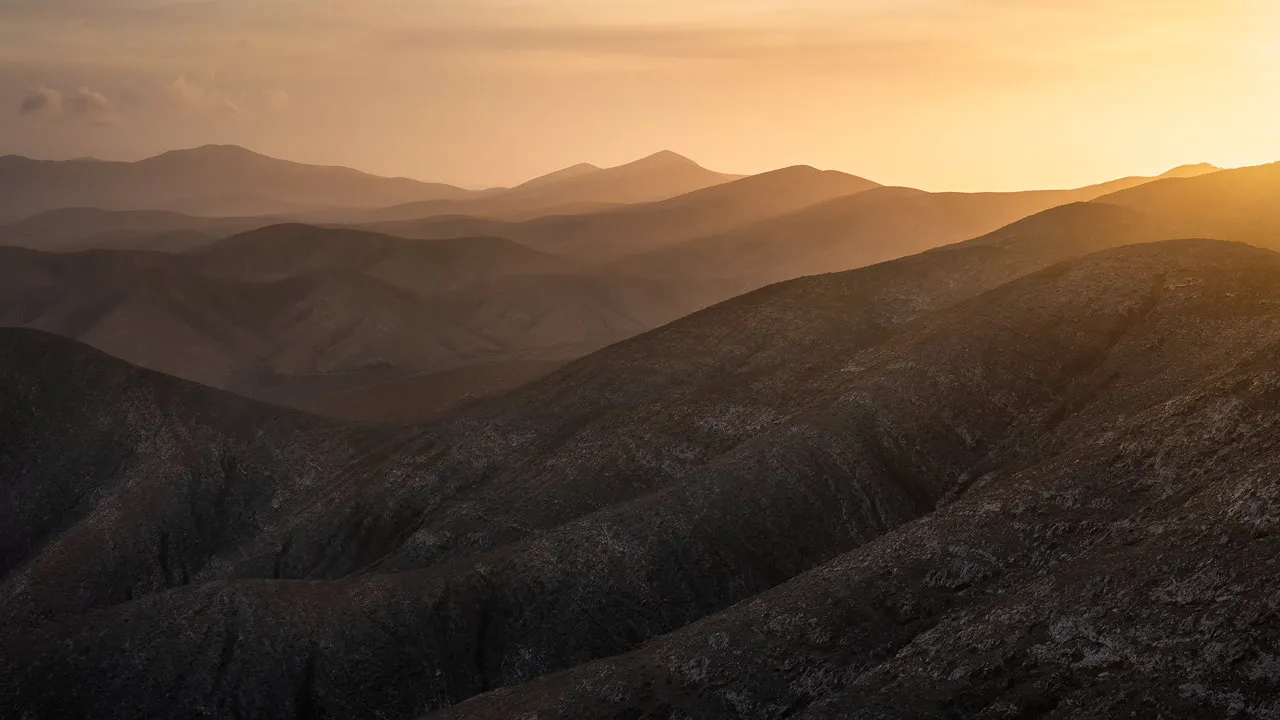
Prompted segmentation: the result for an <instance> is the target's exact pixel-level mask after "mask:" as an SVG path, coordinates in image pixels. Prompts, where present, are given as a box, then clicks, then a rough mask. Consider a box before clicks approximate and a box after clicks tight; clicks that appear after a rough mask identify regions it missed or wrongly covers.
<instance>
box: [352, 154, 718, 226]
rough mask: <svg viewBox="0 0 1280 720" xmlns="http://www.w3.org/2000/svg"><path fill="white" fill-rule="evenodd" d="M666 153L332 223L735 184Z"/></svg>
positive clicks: (595, 201)
mask: <svg viewBox="0 0 1280 720" xmlns="http://www.w3.org/2000/svg"><path fill="white" fill-rule="evenodd" d="M739 177H741V176H739V175H726V174H724V173H718V172H713V171H711V170H707V169H706V168H704V167H702V166H700V165H698V164H697V163H695V162H694V161H692V160H690V159H689V158H686V157H683V156H681V155H677V154H676V153H673V152H669V151H664V152H660V153H656V154H654V155H650V156H649V157H646V158H642V159H640V160H636V161H635V162H632V163H628V164H626V165H619V166H617V167H612V168H604V169H600V168H594V166H585V167H584V166H575V167H573V168H568V169H566V170H562V171H559V172H556V173H552V174H551V175H548V176H544V177H541V178H536V179H534V180H533V181H530V182H528V183H525V184H524V185H520V186H518V187H515V188H511V189H508V190H496V191H489V192H486V193H484V194H483V195H482V196H480V197H475V198H470V199H465V198H464V199H461V200H459V199H456V198H446V199H444V200H442V201H434V202H432V201H428V202H417V203H408V204H404V205H400V206H397V207H390V208H383V209H380V210H375V211H369V212H363V213H358V214H348V215H346V216H343V217H340V218H331V219H333V220H341V221H343V222H366V223H367V222H388V221H397V220H413V219H418V218H425V217H431V216H439V215H468V216H474V217H481V218H494V219H526V218H534V217H538V216H541V215H548V214H552V213H558V212H587V211H591V210H595V209H598V208H599V207H601V206H608V205H626V204H633V203H646V202H654V201H657V200H665V199H667V198H672V197H676V196H678V195H684V194H686V193H690V192H694V191H695V190H701V189H703V188H707V187H711V186H713V185H720V184H722V183H726V182H729V181H731V180H736V179H738V178H739Z"/></svg>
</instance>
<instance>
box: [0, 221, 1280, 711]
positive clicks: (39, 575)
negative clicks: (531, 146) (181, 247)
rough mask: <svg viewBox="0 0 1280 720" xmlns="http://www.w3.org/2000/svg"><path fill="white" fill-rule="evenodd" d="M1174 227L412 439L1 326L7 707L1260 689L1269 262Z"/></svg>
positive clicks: (1149, 696)
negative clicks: (1242, 563) (8, 410)
mask: <svg viewBox="0 0 1280 720" xmlns="http://www.w3.org/2000/svg"><path fill="white" fill-rule="evenodd" d="M1163 232H1166V229H1165V228H1163V227H1162V226H1161V225H1160V224H1159V223H1153V222H1152V221H1151V220H1150V218H1149V217H1148V216H1147V215H1146V214H1144V213H1143V212H1141V211H1138V210H1135V209H1132V208H1125V207H1120V206H1118V205H1112V204H1105V203H1081V204H1074V205H1069V206H1065V207H1062V208H1057V209H1054V210H1051V211H1048V212H1045V213H1042V214H1040V215H1037V216H1034V217H1031V218H1028V219H1026V220H1024V221H1021V222H1019V223H1016V224H1014V225H1012V226H1010V227H1008V228H1005V229H1003V230H1000V231H998V232H996V233H993V234H990V235H988V236H984V237H981V238H978V239H976V240H973V241H970V242H966V243H961V244H959V245H954V246H949V247H946V248H941V249H938V250H934V251H932V252H927V253H923V254H920V255H915V256H912V257H908V258H903V259H901V260H897V261H893V262H889V263H883V264H880V265H875V266H872V267H868V268H864V269H861V270H855V271H851V272H846V273H839V274H831V275H823V276H817V277H811V278H804V279H800V280H796V281H792V282H789V283H783V284H779V285H774V286H771V287H768V288H765V289H762V290H760V291H757V292H755V293H751V294H749V295H745V296H743V297H740V298H735V299H734V300H732V301H729V302H726V303H723V304H721V305H718V306H715V307H713V308H710V309H707V310H705V311H703V312H700V313H697V314H694V315H692V316H690V317H688V318H684V319H682V320H680V321H677V322H675V323H672V324H670V325H667V326H664V327H662V328H660V329H658V330H655V331H652V332H649V333H646V334H644V335H641V336H640V337H637V338H634V339H632V340H629V341H626V342H623V343H620V344H617V345H614V346H612V347H609V348H607V349H605V350H602V351H600V352H598V353H595V354H593V355H590V356H588V357H586V358H584V359H582V360H579V361H577V362H574V363H571V364H570V365H568V366H566V367H564V368H562V369H560V370H558V371H556V372H554V373H552V374H551V375H550V376H548V377H546V378H544V379H542V380H539V381H536V382H534V383H533V384H531V385H529V386H527V387H524V388H521V389H518V390H515V391H513V392H511V393H509V394H506V395H504V396H502V397H498V398H495V399H491V400H487V401H481V402H478V403H473V404H469V405H467V406H464V407H462V408H460V409H457V410H455V411H453V412H451V413H448V414H446V415H445V416H443V417H442V418H440V419H438V420H436V421H434V422H432V423H430V424H427V425H421V426H417V427H408V428H403V429H378V428H374V427H367V426H365V427H362V426H358V425H355V426H343V425H340V424H335V423H333V422H330V421H322V420H318V419H314V418H310V417H308V416H304V415H293V414H289V413H287V412H283V411H278V410H271V409H270V408H269V406H262V405H256V404H254V403H252V402H250V401H247V400H242V399H238V398H234V397H231V396H227V395H224V394H221V393H219V392H217V391H215V390H212V389H208V388H199V387H195V386H191V385H187V384H185V383H183V382H182V381H178V380H175V379H172V378H167V377H164V376H160V375H155V374H151V373H148V372H145V371H140V370H135V369H131V368H129V367H128V366H127V365H124V364H122V363H120V362H119V361H116V360H113V359H111V358H108V357H105V356H102V355H99V354H97V353H94V352H92V351H89V350H87V349H84V348H83V347H81V346H77V345H74V344H70V343H68V342H66V341H62V340H57V339H54V338H51V337H49V336H45V335H37V334H32V333H30V332H26V331H8V332H7V333H6V334H5V335H4V343H5V347H6V348H8V349H7V351H6V356H5V362H4V365H3V367H5V368H6V369H7V372H6V374H5V375H4V376H3V377H2V378H0V387H2V388H3V393H4V396H5V397H6V398H8V399H7V400H5V402H6V405H7V406H12V407H15V408H22V407H27V406H34V405H35V403H34V402H33V400H32V399H33V398H37V397H38V398H41V399H42V401H41V402H40V403H39V405H38V406H37V407H34V408H33V409H32V410H29V411H27V412H36V413H39V415H36V416H32V417H27V416H24V415H19V414H12V415H11V416H12V417H13V418H14V421H13V423H12V424H13V429H12V430H11V431H10V432H8V433H7V434H6V437H7V438H10V439H9V440H7V441H6V443H5V444H4V445H3V446H2V448H0V452H2V453H3V455H0V461H2V462H3V466H4V467H5V468H7V469H6V471H5V476H6V477H12V478H14V479H15V480H14V481H13V482H10V483H9V484H7V485H6V486H5V487H6V491H7V492H9V493H11V495H10V498H9V499H8V500H7V501H6V502H5V507H8V508H12V510H11V513H12V514H13V515H14V519H13V520H12V521H10V522H7V523H6V527H11V528H15V530H12V531H11V532H10V533H9V539H8V540H6V547H9V548H13V549H12V550H9V551H7V552H6V557H8V558H11V559H10V560H9V561H7V563H6V566H5V570H4V575H3V579H2V580H0V605H2V606H3V608H4V612H5V614H6V617H8V618H10V619H11V621H10V622H9V623H8V624H7V625H6V629H5V631H4V640H3V645H2V646H0V648H2V649H0V663H3V667H0V677H3V678H5V679H4V680H3V682H4V683H5V686H4V688H3V690H4V691H3V692H0V697H3V698H6V699H5V700H4V701H3V702H4V703H7V704H6V705H4V706H3V709H4V712H5V713H6V714H13V715H17V716H21V715H22V714H23V713H28V714H34V715H36V716H55V715H71V716H79V717H96V716H101V717H119V716H136V717H185V716H190V715H192V714H197V715H201V714H203V715H209V716H215V717H235V716H241V717H254V716H273V717H275V716H298V717H322V716H341V717H371V718H372V717H405V718H411V717H419V716H425V715H428V714H430V713H433V712H435V711H442V712H445V713H446V715H445V716H455V717H511V716H514V715H518V714H519V713H524V714H527V715H529V716H535V717H583V716H603V717H639V716H645V717H691V716H692V717H706V716H726V717H727V716H747V717H781V716H798V715H800V714H801V713H810V714H812V716H813V717H820V716H823V713H826V714H827V715H830V716H849V715H854V716H857V714H858V713H861V714H863V715H865V716H868V717H882V716H893V715H895V714H896V715H899V716H916V715H925V716H928V715H930V714H932V715H936V716H939V717H942V716H954V715H956V714H960V715H966V716H977V715H980V714H983V713H985V714H986V715H988V716H992V717H995V716H1016V715H1019V714H1021V715H1022V716H1032V715H1036V714H1041V715H1043V714H1051V713H1053V712H1057V713H1059V715H1063V716H1072V715H1079V716H1083V715H1088V714H1090V713H1092V714H1094V715H1096V716H1104V715H1114V714H1116V713H1124V712H1136V713H1141V712H1145V711H1147V710H1153V711H1155V712H1163V713H1165V714H1181V713H1184V712H1190V711H1194V712H1199V713H1204V714H1218V715H1221V714H1223V713H1225V712H1228V711H1231V712H1235V711H1236V709H1238V708H1244V709H1246V710H1250V709H1251V708H1252V709H1256V708H1260V707H1262V706H1261V705H1258V703H1260V702H1264V699H1265V696H1266V694H1265V688H1266V687H1267V685H1266V683H1267V682H1268V680H1267V678H1268V677H1269V676H1268V675H1266V671H1265V669H1263V668H1265V667H1266V665H1265V663H1266V659H1265V658H1266V656H1265V644H1263V645H1256V646H1255V645H1251V644H1250V643H1251V642H1257V643H1264V639H1265V638H1266V637H1267V636H1266V635H1265V632H1263V634H1262V635H1258V632H1259V630H1258V629H1259V628H1265V627H1266V623H1267V622H1269V620H1268V618H1269V615H1268V614H1267V613H1268V611H1267V609H1266V606H1265V603H1263V604H1254V605H1249V604H1248V603H1250V602H1253V601H1252V600H1251V598H1254V597H1259V596H1258V595H1257V593H1258V592H1259V590H1260V588H1261V587H1262V586H1261V585H1259V583H1260V582H1262V579H1263V578H1264V577H1265V574H1266V572H1267V570H1266V568H1267V562H1269V560H1265V559H1266V558H1268V557H1269V553H1268V552H1267V546H1266V545H1265V538H1266V535H1265V530H1263V528H1265V523H1266V517H1268V514H1267V512H1266V505H1265V497H1266V496H1265V492H1266V491H1265V485H1262V484H1259V483H1260V482H1261V479H1262V478H1265V477H1266V476H1267V468H1268V467H1269V465H1268V463H1270V462H1271V459H1270V453H1269V451H1268V448H1269V447H1270V445H1269V443H1270V440H1269V439H1268V438H1269V435H1270V434H1271V433H1270V432H1269V430H1268V429H1269V428H1270V427H1271V423H1273V422H1274V418H1273V416H1274V414H1275V409H1274V408H1273V403H1271V400H1270V398H1271V395H1272V394H1273V393H1272V391H1271V389H1270V388H1271V379H1270V370H1269V369H1268V366H1267V361H1266V358H1268V357H1269V356H1270V351H1271V346H1272V345H1273V344H1274V343H1275V342H1276V338H1277V337H1280V335H1277V332H1278V331H1280V326H1277V324H1276V321H1275V317H1280V316H1276V315H1275V307H1276V303H1277V302H1280V295H1277V291H1276V290H1275V289H1274V288H1277V287H1280V284H1277V280H1280V259H1277V258H1280V256H1277V255H1274V254H1272V253H1271V252H1269V251H1266V250H1262V249H1258V248H1255V247H1249V246H1245V245H1238V244H1232V243H1226V242H1221V241H1211V240H1180V241H1166V242H1156V243H1151V244H1138V245H1132V243H1134V242H1139V241H1143V240H1158V239H1159V238H1160V237H1162V233H1163ZM1109 248H1118V249H1109ZM286 256H287V254H286ZM1273 316H1275V317H1273ZM121 378H125V379H124V380H122V379H121ZM82 396H87V397H91V398H99V399H98V400H96V401H94V402H84V401H82V400H81V397H82ZM95 402H96V403H97V404H95ZM106 408H113V410H111V411H108V410H106ZM120 416H123V417H125V418H132V419H129V420H127V421H126V422H119V421H117V420H115V419H114V418H116V417H120ZM50 428H53V430H50ZM84 428H96V430H94V431H87V430H85V429H84ZM72 437H74V438H76V440H75V441H72V440H71V439H70V438H72ZM68 443H71V446H72V447H76V448H82V449H80V450H77V451H76V452H70V453H68V452H59V451H58V448H60V447H62V446H63V445H65V444H68ZM50 478H63V480H59V481H58V482H57V483H52V482H50V480H49V479H50ZM71 478H74V479H75V481H74V484H73V485H72V486H71V487H70V488H67V489H60V488H62V487H64V486H65V483H66V482H67V480H66V479H71ZM133 478H136V479H133ZM60 483H61V484H60ZM246 483H247V484H246ZM47 488H53V489H47ZM198 493H204V495H199V494H198ZM203 497H211V498H221V499H219V500H217V501H216V502H212V501H209V502H206V501H203V500H201V499H200V498H203ZM209 508H216V509H217V512H218V513H222V515H219V516H218V519H217V520H216V521H212V520H209V519H207V518H205V517H203V514H204V513H206V512H211V510H209ZM223 518H225V519H223ZM224 528H225V529H224ZM1259 542H1261V543H1263V544H1261V545H1259V544H1257V543H1259ZM87 548H94V550H93V551H89V550H87ZM1220 553H1231V554H1232V555H1230V556H1231V557H1235V556H1237V555H1236V554H1237V553H1247V554H1248V556H1249V557H1255V556H1256V557H1257V558H1259V560H1258V562H1251V563H1248V564H1247V567H1237V566H1236V565H1234V564H1232V565H1229V566H1227V567H1224V568H1218V569H1214V568H1215V567H1216V565H1215V562H1214V560H1215V558H1218V557H1220ZM1254 553H1256V555H1254ZM1250 578H1252V579H1250ZM1251 588H1252V589H1251ZM1046 598H1052V601H1046ZM1152 603H1154V604H1152ZM1224 603H1225V605H1223V604H1224ZM1219 606H1221V607H1219ZM1246 608H1253V609H1252V610H1247V612H1246V610H1245V609H1246ZM1237 611H1239V613H1245V614H1244V615H1243V617H1249V618H1253V619H1252V620H1249V621H1248V622H1249V623H1252V624H1250V625H1238V624H1237V625H1233V624H1232V622H1233V621H1231V620H1229V619H1227V620H1224V621H1222V622H1213V621H1212V620H1211V618H1213V617H1220V618H1230V617H1237V616H1240V615H1238V614H1236V615H1233V613H1237ZM1215 613H1216V614H1215ZM1206 623H1208V624H1206ZM1259 623H1260V624H1259ZM566 627H572V628H579V629H580V631H577V632H572V633H566V632H564V631H563V628H566ZM1233 628H1234V629H1233ZM1242 628H1251V629H1248V630H1246V629H1242ZM1233 633H1234V634H1233ZM1251 638H1252V639H1253V640H1250V639H1251ZM1259 638H1262V639H1259ZM1213 643H1220V644H1217V645H1215V644H1213ZM1206 647H1212V648H1219V649H1214V650H1212V651H1206V650H1205V649H1204V648H1206ZM1222 662H1238V663H1241V664H1240V665H1239V667H1241V668H1254V667H1256V668H1259V669H1258V670H1257V671H1253V670H1248V671H1244V670H1242V671H1239V672H1236V671H1231V672H1227V673H1225V674H1224V672H1222V671H1219V670H1218V669H1217V668H1218V667H1219V665H1220V664H1221V663H1222ZM72 677H74V678H78V679H79V681H78V682H76V683H71V684H69V683H67V682H65V681H60V679H62V680H65V679H66V678H72ZM125 687H127V688H129V689H130V691H129V693H128V694H127V695H122V694H121V690H120V688H125ZM490 691H493V692H490ZM175 698H176V700H175ZM464 701H465V702H464ZM1250 711H1252V710H1250Z"/></svg>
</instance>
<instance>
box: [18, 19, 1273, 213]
mask: <svg viewBox="0 0 1280 720" xmlns="http://www.w3.org/2000/svg"><path fill="white" fill-rule="evenodd" d="M207 143H223V144H238V145H243V146H245V147H248V148H250V149H253V150H256V151H258V152H262V153H265V154H269V155H274V156H277V157H284V158H288V159H292V160H298V161H301V162H311V163H320V164H336V165H348V166H352V167H357V168H360V169H362V170H366V171H369V172H374V173H378V174H383V175H404V176H409V177H415V178H419V179H423V180H433V181H441V182H450V183H453V184H458V185H463V186H467V187H489V186H498V185H509V184H513V183H517V182H520V181H522V180H525V179H528V178H529V177H532V176H535V175H538V174H541V173H544V172H549V171H551V170H555V169H557V168H560V167H564V166H567V165H572V164H575V163H578V162H591V163H595V164H597V165H616V164H620V163H623V162H627V161H629V160H632V159H636V158H639V157H641V156H644V155H648V154H651V153H653V152H655V151H657V150H661V149H669V150H674V151H676V152H679V153H682V154H684V155H687V156H689V157H692V158H694V159H696V160H697V161H699V162H700V163H702V164H703V165H705V166H707V167H711V168H713V169H716V170H722V171H725V172H736V173H755V172H761V171H765V170H769V169H773V168H778V167H784V166H788V165H797V164H807V165H814V166H817V167H821V168H826V169H837V170H843V171H846V172H851V173H854V174H857V175H862V176H864V177H868V178H871V179H873V180H876V181H878V182H882V183H887V184H899V185H910V186H914V187H920V188H924V189H930V190H1008V189H1024V188H1046V187H1066V186H1078V185H1084V184H1089V183H1092V182H1098V181H1102V180H1106V179H1109V178H1115V177H1120V176H1125V175H1134V174H1156V173H1159V172H1162V171H1163V170H1166V169H1169V168H1171V167H1173V166H1175V165H1181V164H1184V163H1194V162H1212V163H1215V164H1218V165H1221V166H1225V167H1235V166H1240V165H1251V164H1260V163H1264V162H1273V161H1277V160H1280V1H1277V0H681V1H675V0H0V154H8V153H16V154H22V155H28V156H32V157H41V158H53V159H64V158H70V157H79V156H94V157H100V158H103V159H118V160H133V159H138V158H142V157H145V156H149V155H154V154H157V153H159V152H162V151H165V150H169V149H174V148H181V147H193V146H198V145H203V144H207Z"/></svg>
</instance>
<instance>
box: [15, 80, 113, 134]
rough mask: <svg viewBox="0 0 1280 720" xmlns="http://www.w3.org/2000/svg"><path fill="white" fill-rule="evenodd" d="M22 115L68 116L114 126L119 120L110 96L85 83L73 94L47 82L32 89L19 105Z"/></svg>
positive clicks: (80, 120)
mask: <svg viewBox="0 0 1280 720" xmlns="http://www.w3.org/2000/svg"><path fill="white" fill-rule="evenodd" d="M18 114H19V115H23V116H42V117H48V118H55V117H57V118H65V119H69V120H75V121H79V122H85V123H89V124H90V125H112V124H115V123H116V122H117V121H118V120H119V116H118V115H116V112H115V108H114V106H112V104H111V101H110V100H108V99H107V96H106V95H103V94H102V93H100V92H98V91H97V90H92V89H90V88H88V87H83V86H82V87H80V89H78V90H76V91H75V92H72V93H69V94H64V93H62V92H61V91H59V90H56V89H54V88H51V87H49V86H47V85H42V86H40V87H39V88H37V89H35V90H29V91H27V94H26V95H24V96H23V97H22V102H21V103H19V105H18Z"/></svg>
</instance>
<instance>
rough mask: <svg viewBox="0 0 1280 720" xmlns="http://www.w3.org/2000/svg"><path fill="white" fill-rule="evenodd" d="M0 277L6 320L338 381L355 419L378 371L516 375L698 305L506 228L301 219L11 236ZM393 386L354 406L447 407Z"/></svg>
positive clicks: (283, 392) (223, 384)
mask: <svg viewBox="0 0 1280 720" xmlns="http://www.w3.org/2000/svg"><path fill="white" fill-rule="evenodd" d="M0 280H3V284H2V285H0V287H2V288H3V289H2V290H0V324H3V325H7V326H21V327H32V328H38V329H42V330H46V331H49V332H53V333H57V334H59V335H63V336H65V337H70V338H75V339H79V340H82V341H84V342H86V343H88V344H90V345H93V346H95V347H97V348H100V349H103V350H106V351H108V352H110V353H112V354H114V355H117V356H119V357H122V358H125V359H127V360H129V361H130V362H134V363H137V364H139V365H142V366H145V367H149V368H153V369H158V370H162V371H165V372H168V373H170V374H173V375H176V376H180V377H184V378H187V379H190V380H195V381H198V382H201V383H205V384H208V385H212V386H215V387H219V388H224V389H229V390H233V391H236V392H240V393H244V394H248V395H253V396H263V397H270V398H272V399H275V400H281V401H287V402H289V403H290V404H292V405H302V406H305V407H314V406H315V405H314V404H313V401H318V395H313V391H314V392H315V393H319V394H322V395H327V394H329V393H330V392H332V391H333V390H334V389H335V387H336V388H340V389H341V390H343V391H344V393H346V398H345V399H344V405H343V407H344V408H345V410H344V413H343V414H344V416H347V417H351V416H352V415H353V410H352V408H353V407H358V406H359V400H358V398H357V399H352V398H351V396H350V394H351V392H353V391H357V392H358V391H359V390H360V389H361V388H363V387H366V386H369V387H371V388H373V387H378V388H381V387H385V385H386V383H387V381H388V380H390V379H392V378H401V379H407V378H410V377H420V378H422V379H420V380H418V381H417V382H419V383H421V382H425V377H426V376H428V375H430V374H432V373H436V372H439V371H445V370H451V369H454V368H461V367H464V366H468V365H473V364H476V365H477V369H475V370H473V371H471V373H470V374H469V375H466V376H465V377H467V378H468V380H467V382H466V383H463V385H465V386H466V387H467V388H469V389H467V390H465V391H461V392H458V393H456V394H455V398H454V399H463V398H465V397H467V396H469V395H472V394H475V393H476V392H481V391H489V390H487V389H488V388H491V387H494V388H507V387H510V385H511V383H512V382H514V381H515V380H514V379H516V378H521V377H525V376H526V375H527V374H528V372H533V371H532V370H529V371H524V370H519V369H517V368H518V366H520V365H521V364H527V365H528V367H529V368H536V367H538V366H539V365H540V364H543V365H544V366H545V363H549V362H552V361H564V360H568V359H571V358H575V357H578V356H581V355H583V354H586V353H588V352H591V351H592V350H595V349H598V348H600V347H603V346H604V345H607V344H609V343H612V342H616V341H617V340H621V339H624V338H626V337H630V336H632V335H635V334H637V333H640V332H643V331H644V330H647V329H649V328H652V327H656V326H657V325H660V324H662V323H664V322H667V321H669V320H672V319H674V318H676V317H678V316H679V315H680V314H682V313H683V312H684V311H685V310H686V309H687V308H688V307H690V305H691V304H692V301H691V300H689V299H688V298H686V297H685V295H684V294H683V292H682V291H681V290H680V289H678V288H673V287H670V286H668V285H666V284H663V283H661V282H657V281H653V280H647V279H643V278H629V277H625V276H610V275H601V274H593V273H587V272H582V271H580V270H579V269H578V268H577V267H576V266H575V265H574V264H573V263H570V262H568V261H565V260H563V259H561V258H559V257H556V256H553V255H549V254H547V253H542V252H539V251H535V250H531V249H529V248H525V247H523V246H520V245H516V244H515V243H512V242H510V241H507V240H501V239H497V238H463V239H455V240H440V241H422V240H407V239H404V238H396V237H391V236H387V235H380V234H376V233H370V232H362V231H354V230H327V229H321V228H315V227H311V226H306V225H297V224H294V225H276V226H271V227H267V228H262V229H259V230H254V231H250V232H247V233H242V234H240V235H235V236H231V237H228V238H225V239H222V240H218V241H215V242H212V243H211V244H209V245H206V246H203V247H200V248H197V249H193V250H190V251H188V252H185V253H182V254H168V253H161V252H143V251H107V250H95V251H84V252H76V253H43V252H36V251H31V250H27V249H20V248H0ZM485 368H491V369H492V370H493V374H494V377H492V378H487V377H486V376H485V373H484V369H485ZM460 377H461V376H460ZM495 383H496V384H495ZM379 392H381V391H379ZM428 394H429V395H431V393H428ZM437 395H439V393H435V395H432V396H437ZM447 396H448V393H445V394H444V395H443V396H441V397H447ZM394 399H395V398H393V397H386V398H385V399H384V400H378V401H376V402H374V403H373V404H372V405H371V406H370V407H369V410H368V413H367V414H365V415H360V414H359V413H356V414H357V415H358V416H360V417H363V418H366V419H377V418H398V419H418V418H420V417H423V416H426V415H429V414H431V413H432V412H434V411H435V410H437V409H439V407H440V403H439V402H433V403H426V404H424V405H417V404H406V405H405V406H403V407H399V408H388V407H386V405H385V403H387V402H390V401H392V400H394ZM353 403H355V405H353Z"/></svg>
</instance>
